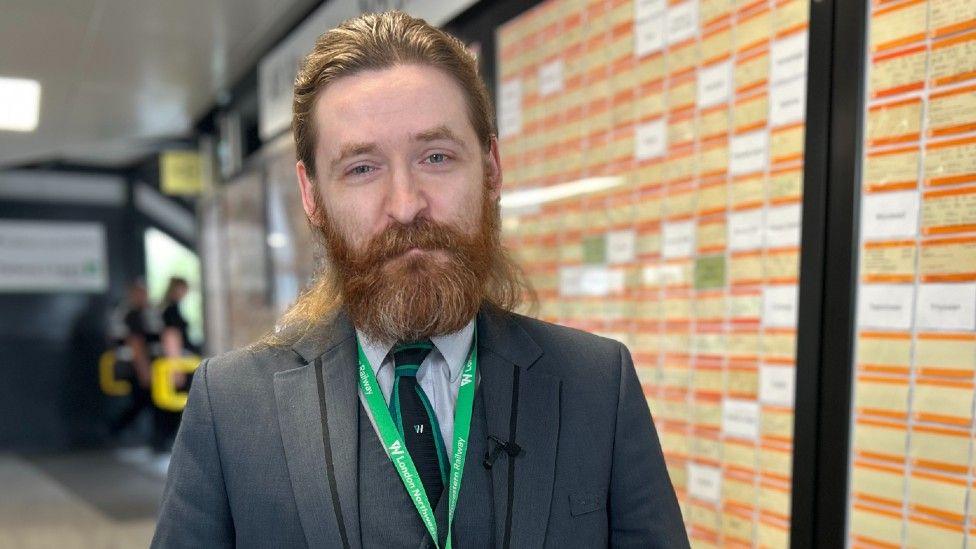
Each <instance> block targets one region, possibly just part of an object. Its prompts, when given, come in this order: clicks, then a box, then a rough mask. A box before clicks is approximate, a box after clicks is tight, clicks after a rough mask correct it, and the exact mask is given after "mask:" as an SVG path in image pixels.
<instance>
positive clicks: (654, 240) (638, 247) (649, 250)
mask: <svg viewBox="0 0 976 549" xmlns="http://www.w3.org/2000/svg"><path fill="white" fill-rule="evenodd" d="M635 253H636V254H637V256H638V257H640V256H646V255H657V254H659V253H661V231H659V230H658V231H642V232H640V233H638V234H637V242H636V244H635ZM644 282H650V281H648V280H647V279H646V278H645V280H644ZM655 282H656V284H654V285H658V284H660V280H656V281H655Z"/></svg>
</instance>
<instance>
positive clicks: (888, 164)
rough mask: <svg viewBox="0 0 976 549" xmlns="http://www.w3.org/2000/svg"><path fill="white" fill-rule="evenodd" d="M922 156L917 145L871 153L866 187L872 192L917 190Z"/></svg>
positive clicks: (865, 172) (865, 182)
mask: <svg viewBox="0 0 976 549" xmlns="http://www.w3.org/2000/svg"><path fill="white" fill-rule="evenodd" d="M920 154H921V153H920V152H919V149H918V146H917V145H913V146H909V147H903V148H899V149H889V150H884V151H877V152H869V153H868V155H867V159H866V160H865V162H864V164H865V165H864V174H863V175H862V177H863V178H864V186H865V187H866V188H867V189H868V190H870V191H877V190H883V189H887V190H894V189H905V188H915V182H916V178H917V174H918V163H919V156H920Z"/></svg>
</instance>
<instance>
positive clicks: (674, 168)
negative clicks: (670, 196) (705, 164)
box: [664, 147, 697, 216]
mask: <svg viewBox="0 0 976 549" xmlns="http://www.w3.org/2000/svg"><path fill="white" fill-rule="evenodd" d="M695 160H696V156H695V154H694V151H693V150H692V149H691V148H690V147H689V148H687V149H686V150H684V151H680V152H677V151H676V152H674V153H673V154H672V155H671V156H669V157H668V159H667V160H665V162H664V180H665V181H671V182H674V181H685V180H688V179H691V178H692V176H694V175H695V170H696V169H697V166H696V164H695ZM668 215H669V216H670V215H671V214H670V211H669V213H668Z"/></svg>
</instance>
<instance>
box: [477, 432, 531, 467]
mask: <svg viewBox="0 0 976 549" xmlns="http://www.w3.org/2000/svg"><path fill="white" fill-rule="evenodd" d="M488 438H490V439H491V440H493V441H495V447H494V448H492V450H491V452H487V451H486V452H485V459H484V461H483V462H482V465H484V466H485V469H488V470H489V471H490V470H491V466H492V465H494V464H495V460H496V459H498V456H499V455H501V453H502V452H505V453H506V454H508V457H509V458H513V457H515V456H517V455H519V454H521V453H522V447H521V446H519V445H518V444H515V441H514V440H509V441H507V442H506V441H504V440H502V439H500V438H498V437H496V436H495V435H488Z"/></svg>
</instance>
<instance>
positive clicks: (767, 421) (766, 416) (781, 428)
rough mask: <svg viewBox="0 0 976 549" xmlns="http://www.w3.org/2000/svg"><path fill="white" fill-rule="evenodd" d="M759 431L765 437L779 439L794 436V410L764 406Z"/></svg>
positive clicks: (788, 438) (787, 438)
mask: <svg viewBox="0 0 976 549" xmlns="http://www.w3.org/2000/svg"><path fill="white" fill-rule="evenodd" d="M759 432H760V433H761V434H762V436H763V437H772V438H776V439H779V440H791V439H792V438H793V411H792V410H788V409H782V408H772V407H769V406H767V407H764V408H763V411H762V417H761V418H760V420H759Z"/></svg>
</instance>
